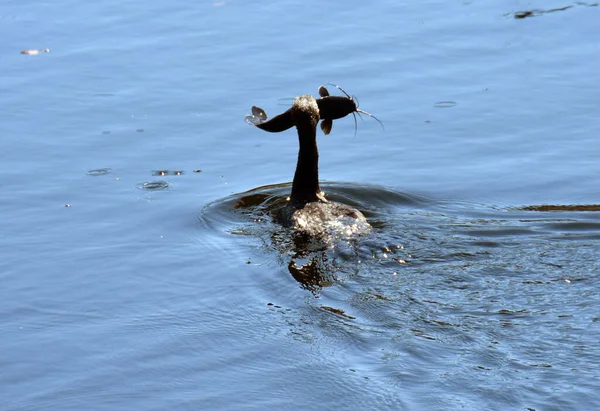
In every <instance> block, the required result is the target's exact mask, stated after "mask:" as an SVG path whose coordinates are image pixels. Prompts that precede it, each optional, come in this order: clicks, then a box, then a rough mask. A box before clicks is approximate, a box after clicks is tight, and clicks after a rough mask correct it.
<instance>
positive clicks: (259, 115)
mask: <svg viewBox="0 0 600 411" xmlns="http://www.w3.org/2000/svg"><path fill="white" fill-rule="evenodd" d="M267 118H268V117H267V113H265V110H263V109H262V108H260V107H257V106H252V114H246V116H245V117H244V120H246V123H248V124H250V125H252V126H257V125H259V124H261V123H263V122H265V121H266V120H267Z"/></svg>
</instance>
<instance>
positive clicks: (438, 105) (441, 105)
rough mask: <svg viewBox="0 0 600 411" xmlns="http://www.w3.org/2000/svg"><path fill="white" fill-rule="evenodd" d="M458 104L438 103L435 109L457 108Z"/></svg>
mask: <svg viewBox="0 0 600 411" xmlns="http://www.w3.org/2000/svg"><path fill="white" fill-rule="evenodd" d="M457 104H458V103H457V102H456V101H438V102H437V103H435V104H434V105H433V107H435V108H452V107H455V106H456V105H457Z"/></svg>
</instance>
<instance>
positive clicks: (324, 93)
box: [319, 86, 329, 97]
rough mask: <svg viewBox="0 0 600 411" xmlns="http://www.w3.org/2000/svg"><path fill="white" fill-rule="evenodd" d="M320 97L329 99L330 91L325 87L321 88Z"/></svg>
mask: <svg viewBox="0 0 600 411" xmlns="http://www.w3.org/2000/svg"><path fill="white" fill-rule="evenodd" d="M319 96H321V97H329V91H327V89H326V88H325V86H321V87H319Z"/></svg>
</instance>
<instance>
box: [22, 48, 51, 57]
mask: <svg viewBox="0 0 600 411" xmlns="http://www.w3.org/2000/svg"><path fill="white" fill-rule="evenodd" d="M41 53H50V49H38V50H35V49H31V50H22V51H21V54H28V55H30V56H37V55H38V54H41Z"/></svg>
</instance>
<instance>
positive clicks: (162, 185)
mask: <svg viewBox="0 0 600 411" xmlns="http://www.w3.org/2000/svg"><path fill="white" fill-rule="evenodd" d="M169 187H170V184H169V183H168V182H166V181H163V180H157V181H149V182H145V183H139V184H138V188H139V189H140V190H150V191H158V190H166V189H168V188H169Z"/></svg>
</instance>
